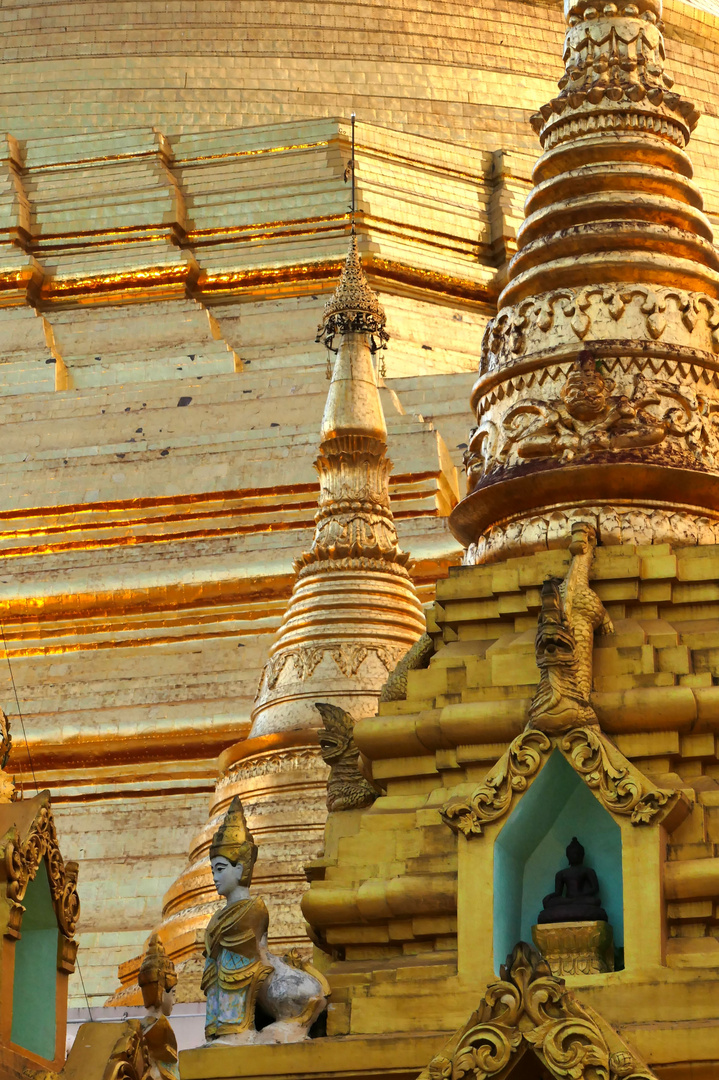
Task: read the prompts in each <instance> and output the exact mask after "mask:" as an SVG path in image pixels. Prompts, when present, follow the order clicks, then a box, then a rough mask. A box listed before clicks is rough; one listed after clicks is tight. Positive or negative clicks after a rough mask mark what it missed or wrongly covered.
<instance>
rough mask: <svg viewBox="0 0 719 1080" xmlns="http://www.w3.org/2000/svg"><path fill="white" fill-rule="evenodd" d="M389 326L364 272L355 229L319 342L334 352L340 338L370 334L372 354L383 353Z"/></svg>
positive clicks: (319, 328)
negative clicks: (380, 351)
mask: <svg viewBox="0 0 719 1080" xmlns="http://www.w3.org/2000/svg"><path fill="white" fill-rule="evenodd" d="M386 322H387V316H386V315H385V311H384V308H383V307H382V305H381V304H380V302H379V299H378V298H377V294H376V293H375V291H374V290H373V289H372V288H371V286H370V284H369V282H368V281H367V278H366V277H365V272H364V270H363V269H362V260H361V259H360V254H359V251H358V249H357V237H356V236H355V233H354V228H353V231H352V236H351V237H350V246H349V251H348V252H347V259H346V260H345V265H344V268H343V270H342V273H341V275H340V279H339V282H338V284H337V288H336V289H335V291H334V292H333V293H332V296H331V297H330V298H329V300H328V301H327V303H326V304H325V308H324V312H323V314H322V322H321V323H320V325H319V326H318V327H317V338H316V340H317V341H322V342H324V344H325V345H327V347H328V348H332V343H333V341H334V338H335V335H337V334H340V335H342V334H370V335H371V336H372V339H373V351H374V350H375V349H383V348H385V345H386V342H387V341H388V340H389V335H388V334H387V331H386V330H385V324H386ZM375 339H377V340H375Z"/></svg>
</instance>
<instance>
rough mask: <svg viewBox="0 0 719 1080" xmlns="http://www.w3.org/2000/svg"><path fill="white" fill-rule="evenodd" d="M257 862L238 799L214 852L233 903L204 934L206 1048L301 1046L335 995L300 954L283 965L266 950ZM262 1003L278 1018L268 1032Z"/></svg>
mask: <svg viewBox="0 0 719 1080" xmlns="http://www.w3.org/2000/svg"><path fill="white" fill-rule="evenodd" d="M256 859H257V846H256V844H255V843H254V841H253V839H252V836H251V834H250V832H249V829H248V828H247V823H246V821H245V815H244V813H243V810H242V804H241V802H240V800H239V797H237V796H236V797H235V798H234V799H233V800H232V803H231V804H230V807H229V809H228V811H227V814H226V815H225V817H224V819H223V821H222V824H221V825H220V827H219V829H218V830H217V832H216V833H215V835H214V837H213V839H212V845H211V847H210V865H211V866H212V877H213V880H214V882H215V888H216V889H217V891H218V893H219V894H220V896H224V897H225V898H226V899H227V903H226V905H225V907H224V908H222V909H221V910H220V911H218V912H216V913H215V915H213V916H212V918H211V919H210V922H209V924H208V926H207V930H206V931H205V957H206V961H205V970H204V972H203V976H202V989H203V991H204V993H205V994H206V996H207V1011H206V1018H205V1037H206V1039H207V1042H206V1043H205V1045H206V1046H217V1045H225V1046H227V1045H242V1044H248V1043H290V1042H300V1041H301V1040H303V1039H306V1038H308V1037H309V1029H310V1027H311V1025H312V1024H313V1023H314V1021H315V1020H316V1019H317V1017H318V1016H319V1015H320V1013H321V1012H322V1010H323V1009H324V1007H325V1004H326V1000H327V995H328V994H329V984H328V983H327V980H326V979H325V978H324V976H323V975H322V974H321V973H320V972H319V971H317V969H316V968H314V967H313V966H312V965H311V964H308V963H306V962H305V961H303V960H302V959H301V958H300V956H299V955H298V953H297V952H296V951H294V950H293V951H292V952H290V953H288V954H287V956H286V957H284V959H281V958H280V957H279V956H274V955H273V954H272V953H271V952H270V951H269V949H268V948H267V929H268V926H269V916H268V914H267V908H266V906H265V903H264V901H263V900H262V899H261V898H260V897H251V896H250V889H249V886H250V882H251V880H252V870H253V867H254V865H255V860H256ZM258 1001H259V1002H260V1004H261V1005H262V1008H263V1009H264V1010H265V1011H266V1012H267V1013H268V1014H269V1015H270V1016H272V1017H273V1018H274V1019H273V1022H272V1023H270V1024H268V1025H267V1026H266V1027H264V1028H263V1029H262V1030H261V1031H258V1030H257V1028H256V1026H255V1007H256V1004H257V1002H258Z"/></svg>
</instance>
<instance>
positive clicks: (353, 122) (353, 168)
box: [350, 113, 355, 236]
mask: <svg viewBox="0 0 719 1080" xmlns="http://www.w3.org/2000/svg"><path fill="white" fill-rule="evenodd" d="M350 165H351V166H352V235H353V236H354V235H355V114H354V113H352V161H351V162H350Z"/></svg>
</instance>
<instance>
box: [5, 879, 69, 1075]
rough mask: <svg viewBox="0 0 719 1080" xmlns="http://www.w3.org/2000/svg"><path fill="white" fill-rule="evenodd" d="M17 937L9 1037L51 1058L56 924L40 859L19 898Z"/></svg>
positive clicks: (55, 983)
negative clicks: (18, 931) (21, 912)
mask: <svg viewBox="0 0 719 1080" xmlns="http://www.w3.org/2000/svg"><path fill="white" fill-rule="evenodd" d="M23 906H24V907H25V914H24V915H23V917H22V926H21V929H20V933H21V936H20V938H19V940H18V941H16V942H15V977H14V980H13V997H12V1028H11V1034H10V1039H11V1041H12V1042H13V1043H15V1045H16V1046H22V1047H23V1048H24V1049H25V1050H29V1051H30V1052H31V1053H33V1054H37V1055H38V1057H41V1058H45V1060H46V1061H52V1060H54V1058H55V1034H56V1032H55V995H56V991H57V947H58V927H57V917H56V915H55V908H54V907H53V903H52V896H51V894H50V882H49V880H48V876H47V867H46V866H45V860H44V859H43V860H42V862H41V863H40V866H39V867H38V871H37V874H36V875H35V877H34V879H33V880H32V881H30V882H29V883H28V887H27V891H26V893H25V897H24V899H23Z"/></svg>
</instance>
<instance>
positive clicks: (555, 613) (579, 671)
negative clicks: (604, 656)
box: [527, 521, 614, 734]
mask: <svg viewBox="0 0 719 1080" xmlns="http://www.w3.org/2000/svg"><path fill="white" fill-rule="evenodd" d="M595 546H596V533H595V530H594V528H593V526H591V525H589V524H587V523H586V522H583V521H580V522H576V523H575V524H574V526H573V528H572V540H571V543H570V546H569V550H570V552H571V553H572V555H573V556H574V557H573V559H572V565H571V566H570V568H569V573H568V574H567V576H566V578H565V579H564V581H561V580H560V579H559V578H548V579H547V580H546V581H545V582H544V585H543V586H542V610H541V612H540V616H539V625H538V627H537V637H536V641H535V649H536V657H537V666H538V668H539V670H540V673H541V674H540V679H539V686H538V687H537V690H536V692H535V694H534V697H533V699H532V704H531V705H530V707H529V722H528V724H527V728H528V729H535V730H538V731H544V732H546V733H548V734H553V733H556V732H562V731H569V730H571V729H572V728H576V727H583V726H587V725H589V726H591V727H598V726H599V722H598V720H597V717H596V714H595V712H594V709H593V708H592V706H591V705H590V704H589V695H590V693H591V691H592V652H593V649H594V633H595V631H597V630H598V631H599V632H600V633H602V634H611V633H613V631H614V628H613V626H612V622H611V619H610V618H609V616H608V615H607V613H606V611H605V610H604V605H603V604H602V601H601V600H600V599H599V597H598V596H597V594H596V593H595V592H594V590H593V589H592V588H591V586H590V584H589V567H590V565H591V562H592V559H593V557H594V548H595Z"/></svg>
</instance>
